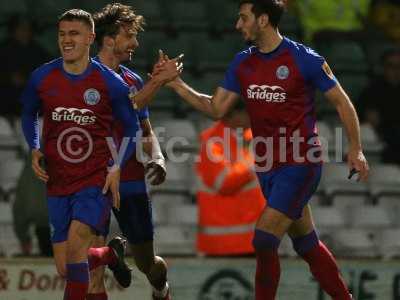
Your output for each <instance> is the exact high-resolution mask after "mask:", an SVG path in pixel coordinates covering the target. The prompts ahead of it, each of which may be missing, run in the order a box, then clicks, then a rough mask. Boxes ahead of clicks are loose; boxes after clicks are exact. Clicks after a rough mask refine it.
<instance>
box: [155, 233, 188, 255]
mask: <svg viewBox="0 0 400 300" xmlns="http://www.w3.org/2000/svg"><path fill="white" fill-rule="evenodd" d="M155 232H156V233H155V240H154V243H155V249H156V252H157V253H159V254H160V255H168V254H169V255H171V254H172V255H193V254H195V253H196V250H195V233H196V228H195V227H191V226H158V227H156V230H155Z"/></svg>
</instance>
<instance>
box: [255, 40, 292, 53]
mask: <svg viewBox="0 0 400 300" xmlns="http://www.w3.org/2000/svg"><path fill="white" fill-rule="evenodd" d="M286 44H287V39H286V37H283V38H282V41H281V42H280V43H279V45H278V46H277V47H276V48H275V49H274V50H272V51H269V52H261V51H260V49H259V48H258V47H255V53H257V54H258V55H260V56H262V57H264V58H270V57H273V56H275V55H277V54H279V53H280V52H281V50H282V49H284V48H285V47H286Z"/></svg>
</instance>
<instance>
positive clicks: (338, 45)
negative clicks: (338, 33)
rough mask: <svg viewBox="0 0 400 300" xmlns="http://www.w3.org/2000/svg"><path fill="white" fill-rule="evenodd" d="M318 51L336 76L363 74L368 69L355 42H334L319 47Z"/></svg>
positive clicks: (364, 56) (363, 56) (362, 52)
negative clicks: (348, 73) (341, 74)
mask: <svg viewBox="0 0 400 300" xmlns="http://www.w3.org/2000/svg"><path fill="white" fill-rule="evenodd" d="M317 49H318V48H317ZM318 50H319V53H320V54H321V55H323V56H325V58H326V60H327V61H328V63H329V65H330V67H331V68H332V70H333V73H334V74H336V75H339V74H340V73H342V72H354V73H359V74H365V73H366V72H367V71H368V69H369V66H368V62H367V59H366V55H365V53H364V51H363V49H362V47H361V45H360V44H358V43H357V42H355V41H345V40H335V41H331V43H329V44H326V45H319V49H318Z"/></svg>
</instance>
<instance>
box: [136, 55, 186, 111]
mask: <svg viewBox="0 0 400 300" xmlns="http://www.w3.org/2000/svg"><path fill="white" fill-rule="evenodd" d="M182 58H183V54H181V55H179V56H177V57H176V58H174V59H168V60H165V59H164V53H163V52H162V51H161V50H160V51H159V60H158V62H157V63H156V64H155V66H154V69H153V73H152V74H151V75H150V76H149V77H150V80H149V81H147V82H146V84H145V85H144V86H143V88H142V89H141V90H140V91H138V92H137V93H135V94H130V95H129V98H130V99H131V101H132V105H133V107H134V108H135V109H142V108H144V107H146V106H148V105H149V104H150V102H151V101H152V100H153V99H154V96H155V95H156V93H157V92H158V91H159V89H160V88H161V87H162V86H163V85H164V84H165V83H167V82H168V81H171V80H173V79H174V78H176V77H177V76H179V74H181V73H182V70H183V64H182V62H181V60H182Z"/></svg>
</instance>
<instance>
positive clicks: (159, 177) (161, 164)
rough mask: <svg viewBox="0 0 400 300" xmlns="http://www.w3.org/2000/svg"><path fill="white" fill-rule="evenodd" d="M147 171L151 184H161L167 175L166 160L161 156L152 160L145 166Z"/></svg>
mask: <svg viewBox="0 0 400 300" xmlns="http://www.w3.org/2000/svg"><path fill="white" fill-rule="evenodd" d="M145 173H146V176H147V180H148V181H149V182H150V184H151V185H160V184H161V183H163V182H164V181H165V177H166V175H167V171H166V167H165V160H164V159H161V158H160V159H152V160H150V161H149V162H148V163H147V164H146V166H145Z"/></svg>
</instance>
